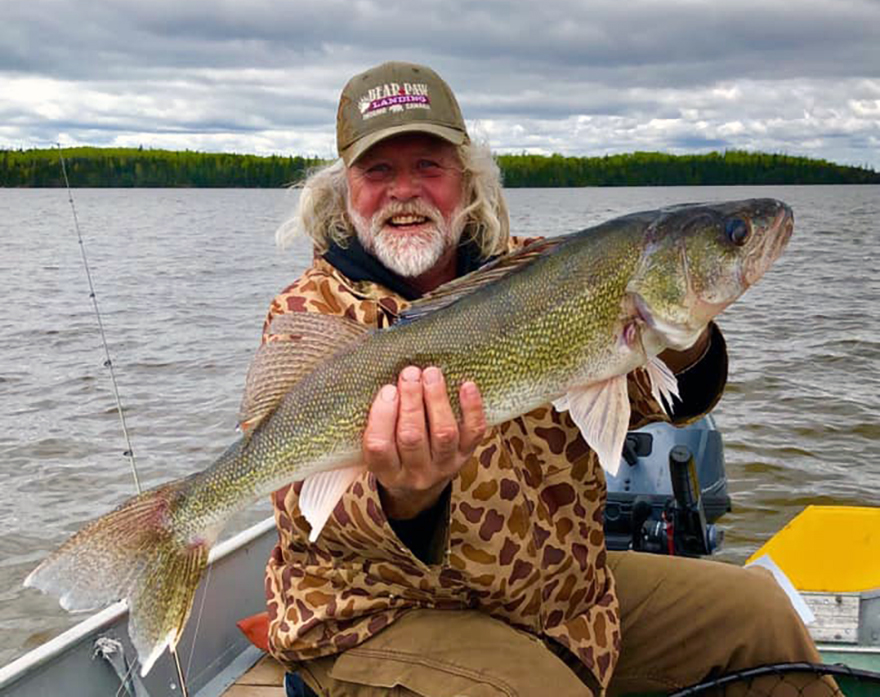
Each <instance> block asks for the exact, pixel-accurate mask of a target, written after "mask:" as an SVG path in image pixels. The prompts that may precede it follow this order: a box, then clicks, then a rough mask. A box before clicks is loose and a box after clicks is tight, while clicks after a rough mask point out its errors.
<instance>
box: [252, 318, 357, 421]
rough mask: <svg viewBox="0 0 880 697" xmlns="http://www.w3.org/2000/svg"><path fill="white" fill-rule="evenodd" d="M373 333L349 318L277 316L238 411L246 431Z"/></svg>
mask: <svg viewBox="0 0 880 697" xmlns="http://www.w3.org/2000/svg"><path fill="white" fill-rule="evenodd" d="M369 331H370V329H369V327H366V326H364V325H362V324H359V323H357V322H355V321H353V320H350V319H347V318H345V317H333V316H331V315H322V314H318V313H316V312H288V313H286V314H283V315H279V316H278V317H276V318H275V319H274V320H273V321H272V324H271V325H270V326H269V336H270V339H269V341H267V342H266V343H264V344H263V345H262V346H260V348H259V349H258V350H257V353H256V355H255V356H254V360H253V361H252V362H251V365H250V368H249V369H248V374H247V379H246V380H245V390H244V395H243V396H242V400H241V406H240V407H239V412H238V422H239V425H240V426H241V428H242V430H243V431H245V432H248V431H251V430H252V429H253V428H255V427H256V426H258V425H259V424H260V423H261V422H262V421H263V420H264V419H265V418H266V417H267V416H269V414H271V413H272V412H273V411H275V409H276V408H277V407H278V404H279V403H280V402H281V400H282V399H284V395H286V394H287V393H288V391H290V388H292V387H293V386H294V385H295V384H296V383H297V382H299V381H300V380H302V379H303V378H304V377H305V376H306V375H308V374H309V373H310V372H312V370H314V369H315V367H316V366H317V365H318V364H320V363H322V362H323V361H325V360H326V359H327V357H328V356H330V355H331V354H333V353H336V352H337V351H339V350H340V349H342V348H347V347H349V346H351V345H352V344H354V343H355V342H357V341H359V340H360V339H361V338H363V337H364V336H365V335H366V334H368V333H369Z"/></svg>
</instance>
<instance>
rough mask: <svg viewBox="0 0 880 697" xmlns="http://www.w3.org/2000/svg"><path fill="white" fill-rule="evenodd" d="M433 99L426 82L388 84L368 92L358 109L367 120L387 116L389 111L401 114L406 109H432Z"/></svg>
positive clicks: (360, 101) (361, 99) (359, 101)
mask: <svg viewBox="0 0 880 697" xmlns="http://www.w3.org/2000/svg"><path fill="white" fill-rule="evenodd" d="M430 108H431V99H430V98H429V96H428V85H426V84H425V83H424V82H404V83H403V84H402V85H401V84H398V83H396V82H387V83H385V84H382V85H379V86H378V87H373V88H372V89H370V90H368V91H367V93H366V94H365V95H363V96H362V97H361V98H360V99H359V100H358V109H359V110H360V112H361V116H363V118H365V119H370V118H373V117H374V116H379V115H381V114H385V113H387V112H389V111H391V112H400V111H403V110H404V109H430Z"/></svg>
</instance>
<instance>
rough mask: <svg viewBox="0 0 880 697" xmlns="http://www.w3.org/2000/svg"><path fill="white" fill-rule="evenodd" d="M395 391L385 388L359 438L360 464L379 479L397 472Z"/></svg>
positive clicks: (398, 464)
mask: <svg viewBox="0 0 880 697" xmlns="http://www.w3.org/2000/svg"><path fill="white" fill-rule="evenodd" d="M399 401H400V400H399V394H398V390H397V387H395V386H394V385H385V386H384V387H382V389H380V390H379V394H377V395H376V398H375V399H374V400H373V405H372V406H371V407H370V414H369V416H368V417H367V427H366V429H365V430H364V437H363V455H364V464H365V465H366V466H367V469H369V470H370V471H371V472H373V473H374V474H376V475H377V476H378V477H379V478H380V479H383V478H386V477H395V476H396V474H397V472H398V471H399V470H400V460H399V458H398V455H397V442H396V440H397V409H398V402H399Z"/></svg>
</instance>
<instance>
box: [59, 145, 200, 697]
mask: <svg viewBox="0 0 880 697" xmlns="http://www.w3.org/2000/svg"><path fill="white" fill-rule="evenodd" d="M56 145H57V146H58V157H59V158H60V160H61V174H62V175H63V176H64V185H65V187H67V200H68V202H69V203H70V210H71V211H72V212H73V226H74V229H75V230H76V237H77V240H78V241H79V250H80V254H81V256H82V261H83V266H84V267H85V270H86V278H87V279H88V282H89V297H90V298H91V299H92V307H93V308H94V310H95V318H96V319H97V321H98V330H99V332H100V334H101V343H102V344H103V346H104V367H105V368H107V369H108V370H109V372H110V381H111V383H112V385H113V397H114V398H115V400H116V412H117V413H118V414H119V422H120V423H121V424H122V433H123V436H124V437H125V446H126V450H125V452H124V453H123V455H125V456H126V457H128V460H129V462H130V463H131V475H132V477H133V478H134V487H135V489H136V490H137V493H139V494H140V493H141V491H142V490H141V482H140V479H139V478H138V471H137V464H136V463H135V459H134V448H133V447H132V445H131V437H130V436H129V433H128V426H127V424H126V422H125V410H124V409H123V408H122V400H121V399H120V397H119V385H118V383H117V381H116V371H115V370H114V369H113V360H112V359H111V358H110V347H109V346H108V344H107V334H106V332H105V331H104V321H103V318H102V317H101V309H100V307H99V306H98V294H97V293H96V292H95V284H94V283H93V281H92V270H91V267H90V266H89V259H88V256H87V255H86V245H85V242H84V241H83V236H82V232H81V231H80V227H79V217H78V216H77V214H76V204H75V203H74V202H73V191H72V190H71V188H70V179H68V177H67V164H66V162H65V160H64V150H63V149H62V147H61V143H56ZM205 590H206V591H207V586H206V587H205ZM202 601H203V602H202V604H203V606H204V596H202ZM199 619H201V609H200V611H199ZM196 632H198V623H197V624H196ZM195 642H196V635H193V653H194V652H195ZM169 650H170V652H171V656H172V657H173V658H174V666H175V668H176V669H177V680H178V682H179V684H180V690H181V693H182V694H183V697H189V690H188V689H187V687H186V680H185V678H184V676H183V669H182V667H181V665H180V657H179V656H178V655H177V649H176V648H173V649H169ZM190 663H192V654H190ZM188 670H189V666H187V671H188Z"/></svg>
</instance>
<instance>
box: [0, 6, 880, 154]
mask: <svg viewBox="0 0 880 697" xmlns="http://www.w3.org/2000/svg"><path fill="white" fill-rule="evenodd" d="M0 17H2V20H0V147H35V146H43V147H45V146H49V145H52V144H54V143H55V142H56V141H60V142H62V143H63V144H89V145H102V146H103V145H107V146H109V145H120V146H137V145H143V146H145V147H166V148H175V149H178V148H181V149H182V148H190V149H195V150H205V151H234V152H250V153H258V154H271V153H281V154H304V155H306V154H308V155H319V156H325V157H329V156H332V155H334V154H335V141H334V130H333V129H334V123H335V113H336V103H337V99H338V96H339V92H340V90H341V89H342V87H343V85H344V84H345V82H346V80H347V79H348V78H349V77H350V76H351V75H353V74H355V73H357V72H360V71H361V70H364V69H365V68H367V67H369V66H371V65H374V64H376V63H380V62H382V61H384V60H390V59H397V60H409V61H413V62H419V63H425V64H427V65H430V66H431V67H433V68H434V69H435V70H437V71H438V72H440V74H441V75H443V77H444V78H445V79H446V80H447V81H448V82H449V83H450V85H451V86H452V87H453V89H454V90H455V92H456V94H457V95H458V98H459V101H460V103H461V105H462V109H463V111H464V114H465V118H466V119H467V120H468V122H469V126H470V127H471V130H472V134H473V133H476V134H477V135H478V136H479V137H482V138H483V139H486V140H488V141H489V142H490V143H491V144H492V146H493V147H494V148H495V149H496V150H498V151H501V152H521V151H529V152H538V153H551V152H559V153H563V154H569V155H602V154H605V153H616V152H629V151H633V150H660V151H666V152H673V153H687V152H705V151H709V150H719V149H721V150H723V149H731V148H739V149H750V150H764V151H772V152H784V153H789V154H796V155H806V156H810V157H822V158H826V159H829V160H832V161H835V162H840V163H846V164H856V165H868V166H870V167H873V168H874V169H877V170H880V1H878V0H737V1H736V2H728V1H726V0H527V1H523V2H519V1H516V0H478V1H477V0H444V1H443V2H439V1H434V2H428V1H425V0H345V1H343V0H287V1H285V0H271V1H270V0H237V1H236V0H0Z"/></svg>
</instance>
